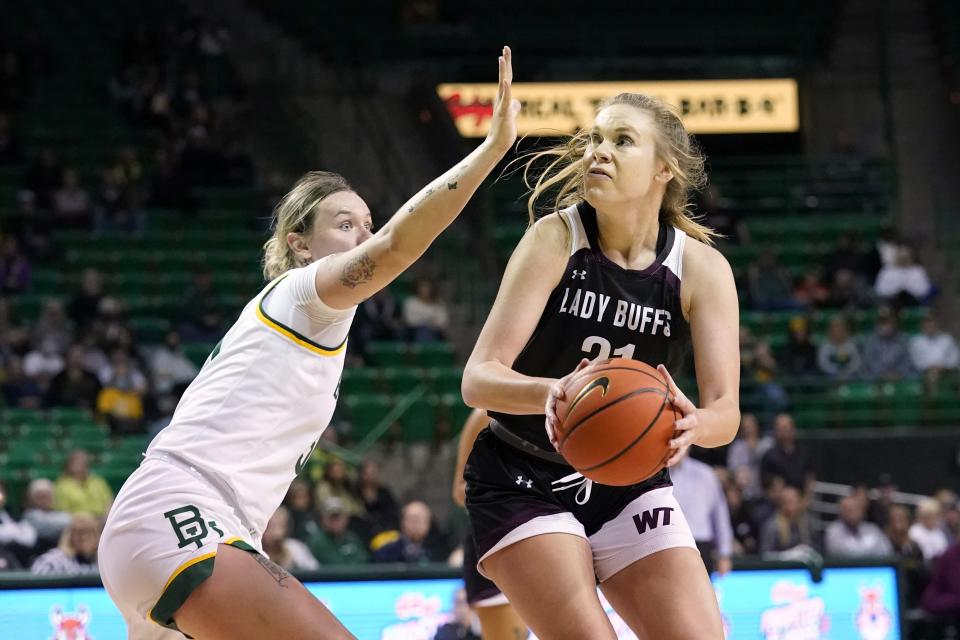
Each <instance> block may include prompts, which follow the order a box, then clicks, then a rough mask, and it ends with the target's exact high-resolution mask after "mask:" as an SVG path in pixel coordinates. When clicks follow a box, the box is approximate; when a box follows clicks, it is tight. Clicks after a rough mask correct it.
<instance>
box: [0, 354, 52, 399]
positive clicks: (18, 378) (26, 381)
mask: <svg viewBox="0 0 960 640" xmlns="http://www.w3.org/2000/svg"><path fill="white" fill-rule="evenodd" d="M5 368H6V379H4V381H3V383H2V384H0V391H2V392H3V398H4V401H5V402H6V403H7V406H8V407H18V408H20V409H39V408H40V406H41V405H42V404H43V389H42V388H41V387H40V385H39V384H38V383H37V382H36V381H35V380H33V379H32V378H29V377H27V376H26V374H24V372H23V360H21V358H20V356H17V355H11V356H10V357H9V358H7V362H6V367H5Z"/></svg>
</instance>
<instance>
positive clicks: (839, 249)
mask: <svg viewBox="0 0 960 640" xmlns="http://www.w3.org/2000/svg"><path fill="white" fill-rule="evenodd" d="M863 260H864V256H863V252H862V251H861V250H860V248H859V247H858V246H857V244H856V242H855V241H854V238H853V236H852V235H851V234H849V233H841V234H840V235H838V236H837V243H836V245H835V246H834V248H833V253H832V254H830V257H829V258H827V273H826V279H827V282H830V283H831V284H833V283H835V282H836V279H837V274H838V273H839V272H840V271H847V272H849V273H850V274H851V276H853V277H854V278H855V277H856V274H858V273H860V271H861V270H862V269H863Z"/></svg>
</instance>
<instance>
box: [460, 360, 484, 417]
mask: <svg viewBox="0 0 960 640" xmlns="http://www.w3.org/2000/svg"><path fill="white" fill-rule="evenodd" d="M477 386H478V385H477V381H476V367H475V366H471V365H470V364H469V363H467V366H466V367H464V369H463V377H462V378H461V379H460V395H461V396H463V403H464V404H465V405H467V406H468V407H470V408H471V409H479V408H480V394H479V389H478V388H477Z"/></svg>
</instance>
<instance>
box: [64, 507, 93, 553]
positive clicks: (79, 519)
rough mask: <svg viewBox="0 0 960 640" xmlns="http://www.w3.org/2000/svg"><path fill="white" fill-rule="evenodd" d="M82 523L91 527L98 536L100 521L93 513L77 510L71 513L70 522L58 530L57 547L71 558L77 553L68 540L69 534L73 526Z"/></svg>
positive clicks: (78, 525)
mask: <svg viewBox="0 0 960 640" xmlns="http://www.w3.org/2000/svg"><path fill="white" fill-rule="evenodd" d="M84 525H87V526H90V527H93V528H94V530H95V531H96V535H97V536H98V537H99V535H100V521H99V520H97V519H96V518H95V517H94V516H93V514H90V513H87V512H85V511H78V512H77V513H75V514H73V517H71V518H70V524H68V525H67V526H66V527H64V528H63V531H61V532H60V539H59V540H58V541H57V548H58V549H60V551H62V552H63V553H64V555H67V556H70V557H71V558H72V557H74V556H75V555H77V550H76V549H74V548H73V544H72V543H71V541H70V535H71V532H72V531H73V528H74V527H80V526H84ZM94 553H96V552H94Z"/></svg>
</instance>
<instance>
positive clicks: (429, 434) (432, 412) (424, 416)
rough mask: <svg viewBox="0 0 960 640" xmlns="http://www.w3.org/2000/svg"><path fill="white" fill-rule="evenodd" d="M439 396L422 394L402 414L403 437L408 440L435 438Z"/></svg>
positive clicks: (421, 440) (418, 440) (423, 440)
mask: <svg viewBox="0 0 960 640" xmlns="http://www.w3.org/2000/svg"><path fill="white" fill-rule="evenodd" d="M439 404H440V399H439V397H437V396H421V397H420V398H419V399H418V400H417V401H416V402H414V403H413V404H412V405H410V407H409V408H408V409H407V410H406V411H405V412H404V413H403V415H401V416H400V424H401V425H402V426H403V439H404V440H405V441H406V442H425V441H429V440H432V439H433V434H434V432H435V430H436V424H437V407H438V406H439Z"/></svg>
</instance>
